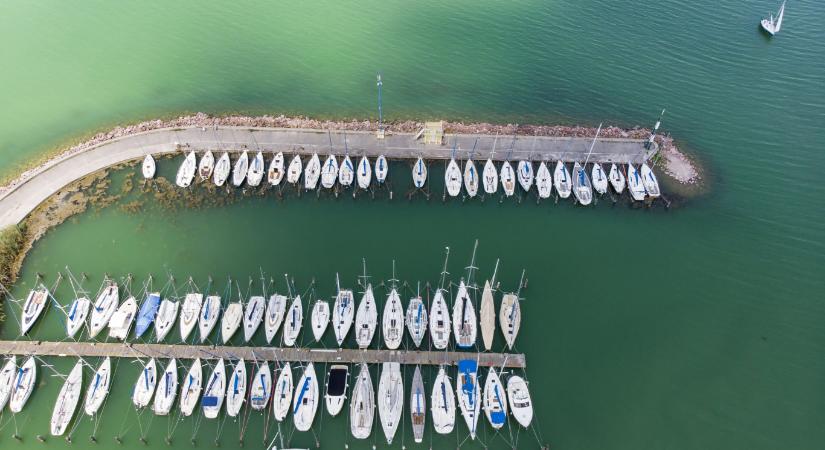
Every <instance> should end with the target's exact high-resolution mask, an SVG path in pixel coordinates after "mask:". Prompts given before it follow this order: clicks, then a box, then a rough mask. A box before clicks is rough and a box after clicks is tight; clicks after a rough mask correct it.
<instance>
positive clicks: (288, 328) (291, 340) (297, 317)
mask: <svg viewBox="0 0 825 450" xmlns="http://www.w3.org/2000/svg"><path fill="white" fill-rule="evenodd" d="M303 323H304V305H303V304H302V303H301V296H300V295H296V296H295V298H294V299H293V300H292V304H291V305H290V306H289V311H287V313H286V318H285V322H284V345H286V346H287V347H292V346H293V345H295V341H296V340H297V339H298V333H300V332H301V327H302V326H303Z"/></svg>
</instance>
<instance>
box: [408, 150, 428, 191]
mask: <svg viewBox="0 0 825 450" xmlns="http://www.w3.org/2000/svg"><path fill="white" fill-rule="evenodd" d="M412 179H413V186H415V187H417V188H419V189H421V188H422V187H424V185H425V184H426V183H427V165H426V164H424V158H422V157H420V156H419V157H418V159H417V160H416V161H415V165H413V169H412Z"/></svg>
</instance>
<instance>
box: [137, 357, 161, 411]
mask: <svg viewBox="0 0 825 450" xmlns="http://www.w3.org/2000/svg"><path fill="white" fill-rule="evenodd" d="M157 375H158V370H157V365H156V363H155V359H154V358H152V359H150V360H149V362H148V363H146V365H145V366H143V370H141V371H140V376H139V377H138V379H137V381H136V382H135V388H134V389H133V390H132V404H134V405H135V408H145V407H146V405H148V404H149V402H150V401H152V395H154V393H155V386H156V385H157V381H158V377H157Z"/></svg>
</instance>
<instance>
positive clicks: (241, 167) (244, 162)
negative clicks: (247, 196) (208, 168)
mask: <svg viewBox="0 0 825 450" xmlns="http://www.w3.org/2000/svg"><path fill="white" fill-rule="evenodd" d="M248 172H249V153H248V152H247V151H246V150H244V152H243V153H241V156H240V158H238V160H237V161H235V166H234V167H233V168H232V185H233V186H235V187H240V185H242V184H243V181H244V180H245V179H246V174H247V173H248Z"/></svg>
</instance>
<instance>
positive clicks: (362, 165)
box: [355, 155, 372, 189]
mask: <svg viewBox="0 0 825 450" xmlns="http://www.w3.org/2000/svg"><path fill="white" fill-rule="evenodd" d="M355 175H356V178H357V179H358V187H360V188H361V189H369V187H370V182H372V166H371V165H370V160H369V158H367V155H364V156H362V157H361V161H359V162H358V172H357V173H356V174H355Z"/></svg>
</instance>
